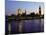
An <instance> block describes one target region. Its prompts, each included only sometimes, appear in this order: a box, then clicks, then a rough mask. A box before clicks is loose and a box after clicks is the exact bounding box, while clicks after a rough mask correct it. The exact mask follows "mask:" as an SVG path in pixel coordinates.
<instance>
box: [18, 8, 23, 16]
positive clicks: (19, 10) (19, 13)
mask: <svg viewBox="0 0 46 35" xmlns="http://www.w3.org/2000/svg"><path fill="white" fill-rule="evenodd" d="M21 14H22V12H21V9H20V8H19V9H18V16H21Z"/></svg>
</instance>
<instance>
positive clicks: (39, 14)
mask: <svg viewBox="0 0 46 35" xmlns="http://www.w3.org/2000/svg"><path fill="white" fill-rule="evenodd" d="M39 15H41V6H39Z"/></svg>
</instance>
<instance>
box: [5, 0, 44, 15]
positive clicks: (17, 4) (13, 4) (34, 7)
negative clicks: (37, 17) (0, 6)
mask: <svg viewBox="0 0 46 35" xmlns="http://www.w3.org/2000/svg"><path fill="white" fill-rule="evenodd" d="M39 6H41V12H42V13H41V14H43V12H44V3H42V2H26V1H11V0H10V1H9V0H6V3H5V11H6V15H11V14H17V9H19V8H20V9H22V11H23V12H24V10H25V9H26V11H27V13H26V14H30V13H31V12H35V13H38V12H39V10H38V9H39Z"/></svg>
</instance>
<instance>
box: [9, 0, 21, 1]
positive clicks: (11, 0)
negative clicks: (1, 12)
mask: <svg viewBox="0 0 46 35" xmlns="http://www.w3.org/2000/svg"><path fill="white" fill-rule="evenodd" d="M8 1H21V0H8Z"/></svg>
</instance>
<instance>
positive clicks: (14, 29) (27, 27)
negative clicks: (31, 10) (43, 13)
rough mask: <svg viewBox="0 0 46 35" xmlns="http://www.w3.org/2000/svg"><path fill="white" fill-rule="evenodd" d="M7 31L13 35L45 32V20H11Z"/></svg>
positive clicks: (7, 25) (7, 24)
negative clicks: (16, 34)
mask: <svg viewBox="0 0 46 35" xmlns="http://www.w3.org/2000/svg"><path fill="white" fill-rule="evenodd" d="M9 27H10V28H9ZM8 28H9V29H8ZM7 30H8V31H9V32H10V33H13V34H14V33H34V32H43V31H44V19H34V20H20V21H15V20H11V22H10V23H8V22H6V31H7Z"/></svg>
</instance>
